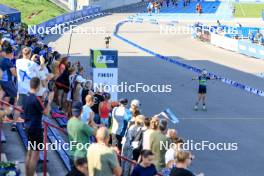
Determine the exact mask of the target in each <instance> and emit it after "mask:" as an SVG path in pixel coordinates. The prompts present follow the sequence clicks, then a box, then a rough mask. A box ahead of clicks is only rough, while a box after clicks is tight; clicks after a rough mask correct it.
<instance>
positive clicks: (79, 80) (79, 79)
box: [76, 75, 86, 83]
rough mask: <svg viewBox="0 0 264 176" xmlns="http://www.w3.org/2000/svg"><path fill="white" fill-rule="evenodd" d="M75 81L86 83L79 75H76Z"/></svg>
mask: <svg viewBox="0 0 264 176" xmlns="http://www.w3.org/2000/svg"><path fill="white" fill-rule="evenodd" d="M76 81H77V82H79V83H84V82H86V79H84V78H83V77H82V76H81V75H78V76H77V78H76Z"/></svg>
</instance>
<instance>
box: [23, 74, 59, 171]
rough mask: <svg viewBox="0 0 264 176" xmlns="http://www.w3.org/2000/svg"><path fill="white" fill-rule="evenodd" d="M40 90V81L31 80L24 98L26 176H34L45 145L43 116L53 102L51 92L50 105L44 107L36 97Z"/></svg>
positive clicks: (52, 93)
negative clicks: (26, 145) (26, 148)
mask: <svg viewBox="0 0 264 176" xmlns="http://www.w3.org/2000/svg"><path fill="white" fill-rule="evenodd" d="M39 88H40V79H39V78H37V77H33V78H32V79H31V80H30V90H29V93H28V95H27V96H26V97H25V98H24V100H25V101H24V104H23V110H24V117H25V128H26V133H27V137H28V142H29V143H28V152H27V156H26V164H25V166H26V168H25V169H26V175H27V176H33V175H34V172H35V170H36V166H37V163H38V160H39V151H40V148H38V146H41V145H39V144H42V143H43V130H42V115H43V114H44V115H48V114H49V112H50V105H51V103H52V101H53V97H54V92H50V93H49V96H48V103H47V105H46V107H44V105H43V103H42V101H41V99H40V98H39V97H37V96H36V94H37V92H38V91H39Z"/></svg>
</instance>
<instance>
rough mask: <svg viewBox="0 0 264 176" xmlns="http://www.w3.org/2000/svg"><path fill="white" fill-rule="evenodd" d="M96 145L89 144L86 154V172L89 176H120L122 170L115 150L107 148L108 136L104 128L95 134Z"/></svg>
mask: <svg viewBox="0 0 264 176" xmlns="http://www.w3.org/2000/svg"><path fill="white" fill-rule="evenodd" d="M96 139H97V143H94V144H91V145H90V147H89V149H88V152H87V160H88V170H89V175H91V176H102V175H103V176H113V175H114V176H121V175H122V169H121V167H120V165H119V162H118V159H117V154H116V152H117V148H116V147H115V148H111V147H108V145H109V140H110V134H109V132H108V129H107V128H106V127H101V128H99V129H98V130H97V133H96Z"/></svg>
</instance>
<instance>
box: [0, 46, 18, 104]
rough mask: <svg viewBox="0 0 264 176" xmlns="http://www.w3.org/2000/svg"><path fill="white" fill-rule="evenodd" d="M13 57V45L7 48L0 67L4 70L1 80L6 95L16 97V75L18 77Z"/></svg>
mask: <svg viewBox="0 0 264 176" xmlns="http://www.w3.org/2000/svg"><path fill="white" fill-rule="evenodd" d="M13 58H14V51H13V49H12V47H8V48H6V49H5V57H4V58H3V59H2V60H1V62H0V68H1V70H2V72H3V75H2V80H1V81H0V84H1V87H2V89H3V90H4V92H5V97H9V98H13V99H15V98H16V96H17V88H16V85H15V83H14V81H13V80H14V77H16V68H15V66H14V64H13V63H12V59H13ZM8 101H9V100H8Z"/></svg>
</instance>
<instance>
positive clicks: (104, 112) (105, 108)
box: [99, 92, 111, 128]
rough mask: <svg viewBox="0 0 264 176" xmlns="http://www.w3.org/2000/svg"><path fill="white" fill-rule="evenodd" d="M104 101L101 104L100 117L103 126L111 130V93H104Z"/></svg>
mask: <svg viewBox="0 0 264 176" xmlns="http://www.w3.org/2000/svg"><path fill="white" fill-rule="evenodd" d="M103 97H104V101H102V102H101V103H100V104H99V116H100V122H101V124H103V125H105V126H106V127H107V128H109V114H110V112H111V102H110V98H111V95H110V93H107V92H105V93H103Z"/></svg>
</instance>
